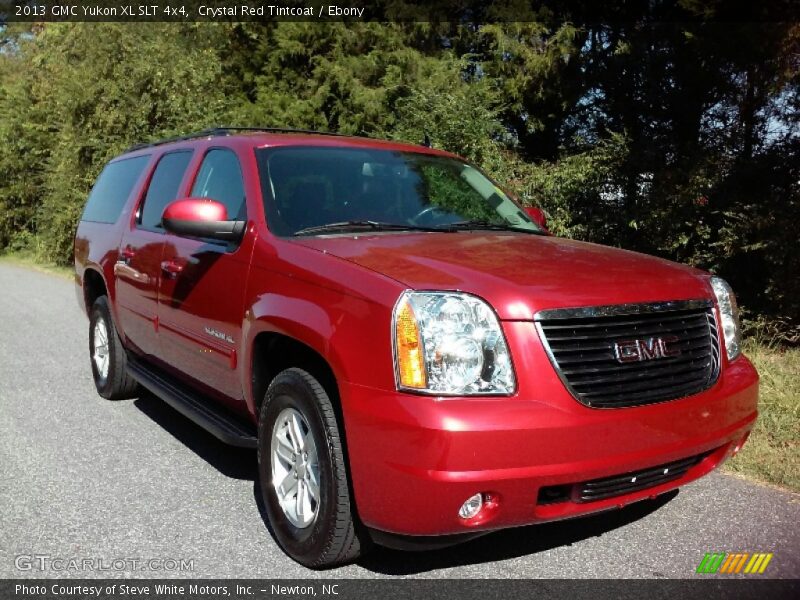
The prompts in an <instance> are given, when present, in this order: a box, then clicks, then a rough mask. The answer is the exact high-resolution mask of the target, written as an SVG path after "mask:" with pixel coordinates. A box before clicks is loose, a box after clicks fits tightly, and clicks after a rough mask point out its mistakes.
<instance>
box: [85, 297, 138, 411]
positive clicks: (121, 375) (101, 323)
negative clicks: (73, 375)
mask: <svg viewBox="0 0 800 600" xmlns="http://www.w3.org/2000/svg"><path fill="white" fill-rule="evenodd" d="M89 357H90V359H91V363H92V376H93V377H94V385H95V387H96V388H97V393H98V394H100V395H101V396H102V397H103V398H108V399H109V400H121V399H123V398H133V397H135V396H137V395H138V391H139V386H138V384H137V383H136V380H135V379H133V377H131V376H130V375H129V374H128V362H127V361H128V357H127V355H126V354H125V348H123V346H122V341H121V340H120V338H119V334H118V333H117V330H116V328H115V327H114V321H113V320H112V318H111V311H110V310H109V307H108V298H106V296H100V297H99V298H98V299H97V300H95V302H94V304H93V305H92V310H91V312H90V314H89Z"/></svg>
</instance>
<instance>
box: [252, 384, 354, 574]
mask: <svg viewBox="0 0 800 600" xmlns="http://www.w3.org/2000/svg"><path fill="white" fill-rule="evenodd" d="M258 468H259V477H260V483H261V494H262V497H263V499H264V505H265V507H266V511H267V515H268V517H269V521H270V525H271V526H272V529H273V531H274V533H275V537H276V538H277V540H278V543H279V544H280V545H281V547H282V548H283V550H284V551H285V552H286V553H287V554H288V555H289V556H291V557H292V558H293V559H294V560H296V561H297V562H299V563H301V564H303V565H306V566H308V567H313V568H326V567H332V566H334V565H338V564H342V563H345V562H349V561H352V560H354V559H356V558H357V557H358V556H359V555H360V554H361V551H362V547H363V543H364V542H365V541H366V538H365V537H363V536H359V534H358V531H357V520H356V516H355V509H354V506H353V504H352V502H351V498H350V490H349V488H348V481H347V469H346V463H345V458H344V451H343V446H342V438H341V435H340V433H339V427H338V424H337V422H336V415H335V413H334V409H333V405H332V404H331V401H330V398H329V397H328V394H327V393H326V392H325V389H324V388H323V387H322V385H321V384H320V383H319V381H317V380H316V379H315V378H314V377H313V376H312V375H310V374H309V373H308V372H306V371H303V370H301V369H287V370H285V371H283V372H281V373H279V374H278V375H277V377H275V379H274V380H273V381H272V383H271V384H270V386H269V389H268V390H267V394H266V397H265V399H264V402H263V404H262V406H261V413H260V418H259V425H258Z"/></svg>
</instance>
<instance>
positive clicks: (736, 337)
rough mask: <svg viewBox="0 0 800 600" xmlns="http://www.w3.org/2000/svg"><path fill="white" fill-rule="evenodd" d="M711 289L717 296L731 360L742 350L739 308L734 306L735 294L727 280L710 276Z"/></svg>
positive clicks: (726, 345) (726, 347)
mask: <svg viewBox="0 0 800 600" xmlns="http://www.w3.org/2000/svg"><path fill="white" fill-rule="evenodd" d="M711 289H713V290H714V295H715V296H716V297H717V306H718V307H719V314H720V318H721V319H722V323H721V325H722V334H723V336H724V337H725V350H727V352H728V360H733V359H734V358H736V357H737V356H739V354H740V353H741V351H742V349H741V345H742V339H741V335H742V334H741V331H740V330H739V309H738V308H737V306H736V296H734V295H733V290H732V289H731V286H729V285H728V282H727V281H725V280H724V279H721V278H719V277H712V278H711Z"/></svg>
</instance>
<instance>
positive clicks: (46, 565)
mask: <svg viewBox="0 0 800 600" xmlns="http://www.w3.org/2000/svg"><path fill="white" fill-rule="evenodd" d="M14 566H15V567H16V568H17V569H18V570H20V571H59V572H68V573H82V572H89V571H94V572H136V571H161V572H164V571H170V572H173V571H190V572H191V571H194V559H193V558H188V559H187V558H112V559H106V558H97V557H70V558H63V557H60V556H51V555H49V554H20V555H19V556H17V557H15V559H14Z"/></svg>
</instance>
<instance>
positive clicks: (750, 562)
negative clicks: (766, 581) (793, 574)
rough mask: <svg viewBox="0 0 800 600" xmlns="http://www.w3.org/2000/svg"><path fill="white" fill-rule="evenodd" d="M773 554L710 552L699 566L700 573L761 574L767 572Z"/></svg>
mask: <svg viewBox="0 0 800 600" xmlns="http://www.w3.org/2000/svg"><path fill="white" fill-rule="evenodd" d="M771 560H772V552H753V553H750V552H709V553H706V555H705V556H704V557H703V560H701V561H700V564H699V565H698V566H697V572H698V573H726V574H731V573H745V574H748V575H756V574H761V573H763V572H764V571H766V570H767V565H768V564H769V561H771Z"/></svg>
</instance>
